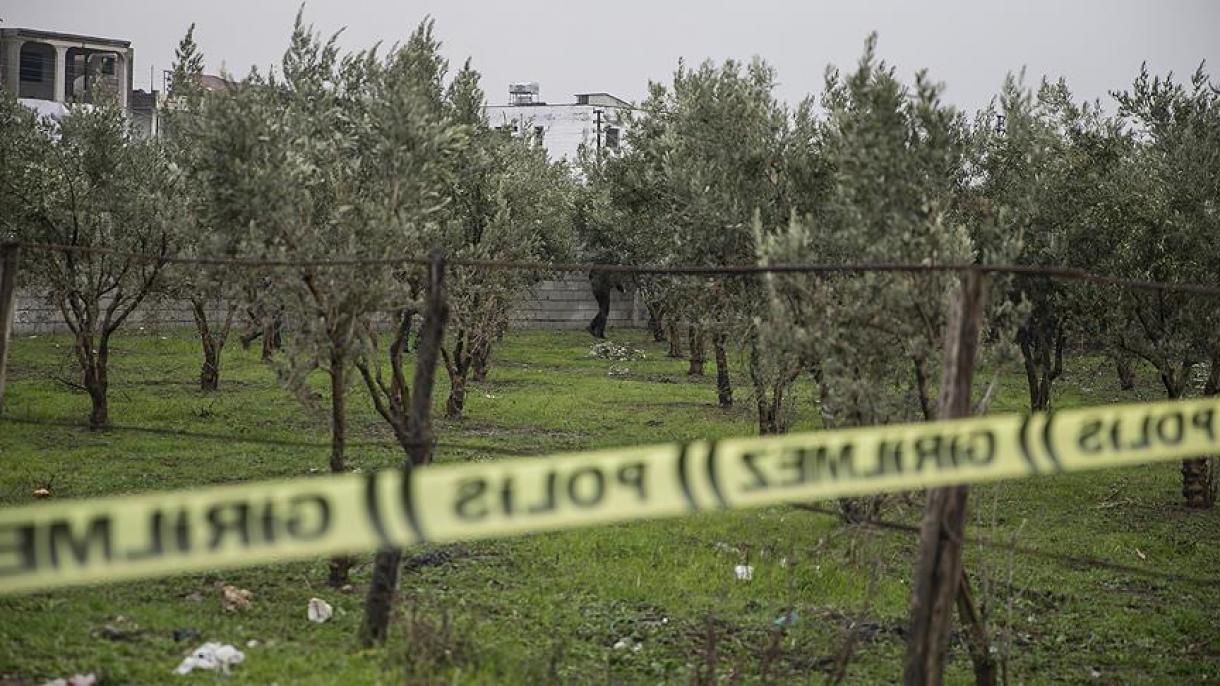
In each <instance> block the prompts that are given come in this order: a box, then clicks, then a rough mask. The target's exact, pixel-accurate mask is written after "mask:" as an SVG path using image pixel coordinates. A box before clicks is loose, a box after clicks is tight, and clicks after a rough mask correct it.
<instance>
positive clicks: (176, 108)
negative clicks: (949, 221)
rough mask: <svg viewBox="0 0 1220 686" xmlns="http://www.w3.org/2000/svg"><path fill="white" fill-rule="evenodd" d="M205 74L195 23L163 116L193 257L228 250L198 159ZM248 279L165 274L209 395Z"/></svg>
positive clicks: (225, 273)
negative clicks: (183, 310)
mask: <svg viewBox="0 0 1220 686" xmlns="http://www.w3.org/2000/svg"><path fill="white" fill-rule="evenodd" d="M202 75H203V53H202V52H201V51H200V50H199V45H198V43H196V42H195V25H194V24H192V25H191V26H190V28H189V29H187V32H186V35H185V36H183V38H182V40H181V41H180V42H179V43H178V48H177V50H176V51H175V54H174V63H173V66H172V71H171V78H170V82H169V87H168V92H167V103H169V106H168V107H167V108H166V109H165V111H164V113H163V114H162V139H163V141H164V142H165V146H166V150H167V154H168V155H169V158H170V160H171V161H172V162H173V164H174V168H175V170H176V172H177V173H179V174H180V175H181V177H182V183H180V184H178V186H177V187H176V192H177V195H176V197H174V198H172V199H171V201H172V202H173V203H174V205H175V206H176V207H177V208H178V220H177V221H176V222H174V224H173V227H172V228H173V229H174V237H175V240H174V242H175V244H176V246H177V252H178V254H179V255H183V256H188V257H189V256H197V255H203V254H207V253H209V252H210V251H212V250H216V249H220V248H223V246H220V245H217V242H216V241H215V240H214V238H215V232H214V227H213V226H212V225H211V223H210V222H211V221H212V220H213V219H215V216H214V215H213V214H212V213H210V212H209V208H208V206H207V198H208V190H207V177H206V176H205V175H204V174H201V173H200V172H201V170H203V169H204V168H205V167H206V165H205V164H203V162H202V161H201V160H200V159H199V155H200V153H201V150H200V146H199V141H200V138H201V136H200V126H201V123H202V108H203V100H204V98H205V97H206V96H207V95H208V93H207V91H205V90H204V88H203V86H202V84H201V81H200V77H202ZM246 276H248V274H243V273H237V274H234V273H233V271H232V270H231V269H226V268H224V267H221V266H215V265H206V264H181V265H173V266H171V267H170V268H169V269H167V270H166V274H165V277H166V278H165V280H164V281H163V284H162V286H163V288H162V290H163V291H164V294H165V295H166V296H167V297H170V298H173V299H176V300H185V301H187V302H189V303H190V305H191V315H192V318H193V319H194V322H195V330H196V333H197V334H198V335H199V343H200V347H201V353H202V356H203V361H202V363H201V365H200V370H199V388H200V390H202V391H204V392H210V391H215V390H217V389H218V388H219V387H220V366H221V356H222V353H223V351H224V347H225V343H227V342H228V338H229V331H230V329H231V328H232V326H233V320H234V318H235V317H236V315H237V312H238V310H239V308H240V307H241V303H242V300H243V298H242V296H243V293H242V291H241V287H242V286H244V285H247V284H248V282H247V281H246V280H244V277H246Z"/></svg>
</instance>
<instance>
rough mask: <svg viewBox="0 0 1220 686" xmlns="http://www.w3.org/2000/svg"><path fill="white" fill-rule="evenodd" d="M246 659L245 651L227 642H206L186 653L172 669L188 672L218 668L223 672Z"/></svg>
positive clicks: (176, 672)
mask: <svg viewBox="0 0 1220 686" xmlns="http://www.w3.org/2000/svg"><path fill="white" fill-rule="evenodd" d="M245 659H246V655H245V653H243V652H241V651H240V650H238V649H237V648H234V647H233V646H231V645H229V644H227V643H215V642H208V643H204V644H203V645H201V646H199V647H198V648H196V649H195V651H194V652H193V653H191V654H190V655H188V656H187V657H186V659H184V660H183V661H182V664H180V665H178V668H177V669H175V670H174V673H175V674H190V673H191V671H193V670H196V669H208V670H212V671H215V670H218V669H219V670H220V671H222V672H224V673H225V674H228V673H229V668H230V667H232V666H233V665H237V664H241V662H242V661H243V660H245Z"/></svg>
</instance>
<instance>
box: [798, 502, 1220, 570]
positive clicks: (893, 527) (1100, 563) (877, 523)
mask: <svg viewBox="0 0 1220 686" xmlns="http://www.w3.org/2000/svg"><path fill="white" fill-rule="evenodd" d="M789 504H790V505H791V506H792V507H794V508H796V509H798V510H804V511H806V512H816V513H817V514H824V515H830V516H832V517H841V516H842V513H841V512H839V511H838V510H831V509H828V508H824V507H819V506H817V505H808V504H805V503H789ZM858 525H859V526H865V527H870V528H874V529H880V530H883V531H891V532H897V533H905V534H915V535H919V534H920V533H921V529H920V527H918V526H914V525H911V524H904V523H902V522H894V521H886V520H866V521H862V522H859V523H858ZM963 540H964V541H965V542H966V543H970V544H971V545H977V546H979V547H982V548H992V549H995V550H1003V551H1005V552H1013V553H1017V554H1018V555H1025V556H1027V557H1037V558H1042V559H1044V560H1052V561H1054V562H1058V563H1060V564H1063V565H1067V566H1075V567H1092V568H1095V569H1107V570H1110V571H1113V572H1123V573H1126V574H1135V575H1138V576H1146V577H1153V578H1158V579H1165V580H1166V581H1179V582H1182V583H1186V584H1191V585H1198V586H1209V587H1211V588H1220V577H1213V578H1205V577H1197V576H1188V575H1185V574H1175V573H1173V572H1162V571H1160V570H1157V569H1147V568H1145V567H1135V566H1133V565H1128V564H1123V563H1121V562H1113V561H1111V560H1104V559H1102V558H1099V557H1093V556H1091V555H1068V554H1065V553H1053V552H1049V551H1046V550H1039V549H1037V548H1031V547H1029V546H1024V545H1018V544H1017V543H1002V542H1000V541H994V540H991V539H989V538H983V537H981V536H971V535H966V536H965V537H964V539H963Z"/></svg>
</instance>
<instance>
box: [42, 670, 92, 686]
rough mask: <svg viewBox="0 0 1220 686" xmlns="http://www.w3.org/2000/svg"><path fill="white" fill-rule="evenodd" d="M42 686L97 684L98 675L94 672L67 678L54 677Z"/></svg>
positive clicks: (84, 685)
mask: <svg viewBox="0 0 1220 686" xmlns="http://www.w3.org/2000/svg"><path fill="white" fill-rule="evenodd" d="M42 686H97V676H96V675H95V674H94V673H93V672H89V673H88V674H73V675H72V676H70V677H67V678H66V679H65V678H63V677H60V678H58V679H52V680H50V681H48V682H46V683H45V684H43V685H42Z"/></svg>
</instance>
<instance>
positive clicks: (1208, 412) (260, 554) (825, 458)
mask: <svg viewBox="0 0 1220 686" xmlns="http://www.w3.org/2000/svg"><path fill="white" fill-rule="evenodd" d="M1218 411H1220V399H1216V398H1211V399H1206V400H1193V401H1175V402H1162V403H1151V404H1140V405H1111V406H1104V407H1091V408H1084V409H1077V410H1068V411H1063V412H1059V413H1057V414H1054V415H1045V414H1037V415H1031V416H1017V415H1005V416H995V417H977V418H971V419H961V420H951V421H941V422H930V423H924V424H904V425H893V426H879V427H867V428H860V429H848V430H841V431H819V432H813V433H801V434H789V435H785V436H772V437H753V438H733V439H726V440H721V441H718V442H706V441H696V442H694V443H689V444H682V445H679V444H669V445H653V446H642V447H632V448H619V449H613V450H600V451H594V452H586V453H575V454H568V455H554V456H550V457H531V458H522V459H511V460H502V461H497V462H479V463H470V464H459V465H440V466H429V467H425V468H420V469H415V470H412V471H408V472H405V473H404V472H401V471H398V470H387V471H382V472H378V473H374V474H369V475H358V474H345V475H336V476H320V477H313V478H302V479H293V480H289V481H267V482H258V483H245V484H237V485H228V486H215V487H209V488H198V489H191V490H186V491H176V492H170V493H154V494H146V495H130V496H116V497H108V498H98V499H92V500H81V501H67V502H57V503H40V504H35V505H28V506H22V507H13V508H7V509H3V510H0V593H11V592H15V591H26V590H34V589H49V588H55V587H60V586H68V585H74V584H85V583H92V582H99V581H113V580H118V579H134V578H137V577H152V576H158V575H166V574H171V573H178V572H188V571H197V570H204V569H216V568H221V567H236V566H242V565H254V564H259V563H266V562H271V561H280V560H287V559H291V558H300V557H307V556H314V555H321V554H327V555H333V554H342V553H354V552H357V551H367V550H372V549H374V548H377V547H378V546H384V545H399V546H409V545H412V544H416V543H421V542H424V541H438V542H439V541H457V540H467V539H475V538H487V537H493V536H506V535H511V534H522V533H527V532H540V531H550V530H555V529H563V528H568V527H576V526H585V525H590V524H600V523H607V522H618V521H625V520H637V519H652V518H657V517H667V516H673V515H679V514H683V513H687V512H696V511H700V510H716V509H723V508H741V507H751V506H758V505H767V504H775V503H785V502H793V501H802V500H815V499H822V498H836V497H840V496H852V495H865V494H874V493H882V492H887V491H900V490H910V489H920V488H927V487H932V486H941V485H947V484H967V483H977V482H982V481H993V480H996V479H1005V478H1011V477H1020V476H1027V475H1033V474H1040V473H1053V472H1072V471H1078V470H1085V469H1099V468H1104V467H1115V466H1120V465H1131V464H1137V463H1143V462H1151V461H1157V460H1172V459H1179V458H1186V457H1196V456H1203V455H1208V454H1213V453H1217V452H1220V440H1218V438H1217V434H1218V433H1220V421H1217V414H1218Z"/></svg>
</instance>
